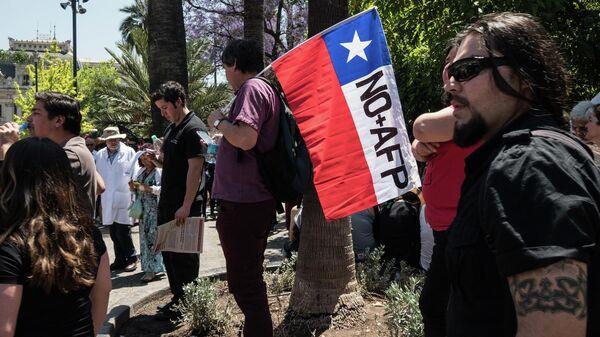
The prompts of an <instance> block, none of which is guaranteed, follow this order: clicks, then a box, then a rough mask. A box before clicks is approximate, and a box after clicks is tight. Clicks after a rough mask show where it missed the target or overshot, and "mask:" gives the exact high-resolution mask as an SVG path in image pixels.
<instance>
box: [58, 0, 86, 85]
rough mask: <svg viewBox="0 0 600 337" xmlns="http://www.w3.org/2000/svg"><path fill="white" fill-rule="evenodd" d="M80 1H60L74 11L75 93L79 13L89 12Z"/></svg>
mask: <svg viewBox="0 0 600 337" xmlns="http://www.w3.org/2000/svg"><path fill="white" fill-rule="evenodd" d="M79 1H80V0H70V1H67V2H61V3H60V7H62V9H65V10H66V9H67V7H69V6H71V10H72V12H73V81H74V84H75V94H77V13H79V14H84V13H85V12H87V10H86V9H85V8H83V6H81V4H79ZM88 1H89V0H81V2H83V3H86V2H88Z"/></svg>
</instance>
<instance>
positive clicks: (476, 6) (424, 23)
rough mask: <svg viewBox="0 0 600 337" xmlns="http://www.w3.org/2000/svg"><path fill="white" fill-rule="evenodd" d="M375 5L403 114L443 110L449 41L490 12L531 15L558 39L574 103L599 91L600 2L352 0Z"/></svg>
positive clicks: (355, 4)
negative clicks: (443, 71) (538, 19)
mask: <svg viewBox="0 0 600 337" xmlns="http://www.w3.org/2000/svg"><path fill="white" fill-rule="evenodd" d="M371 6H377V7H378V10H379V13H380V15H381V20H382V23H383V27H384V30H385V33H386V38H387V41H388V45H389V48H390V54H391V57H392V62H393V65H394V69H395V73H396V80H397V83H398V90H399V93H400V98H401V100H402V106H403V110H404V115H405V118H406V120H407V122H408V121H410V120H414V118H416V116H418V115H420V114H421V113H424V112H428V111H433V110H437V109H439V108H441V107H442V106H441V101H440V95H441V93H442V88H441V70H442V63H443V61H444V59H445V56H446V55H445V52H446V46H447V41H448V40H449V39H450V38H452V37H454V36H455V35H456V33H457V32H459V31H460V30H462V29H463V28H464V27H465V26H466V25H468V24H470V23H472V22H474V21H475V20H476V19H477V18H478V17H480V16H482V15H483V14H486V13H492V12H502V11H514V12H524V13H529V14H532V15H534V16H536V17H538V18H540V20H541V22H542V24H543V25H544V26H545V27H546V29H547V30H548V31H549V32H550V34H551V35H552V36H553V37H554V38H555V40H556V41H557V42H558V44H559V46H560V47H561V50H562V52H563V55H564V56H565V58H566V60H567V64H568V65H569V69H570V72H571V74H572V78H573V83H572V90H571V92H570V96H569V98H570V99H571V100H572V101H578V100H580V99H584V98H587V99H589V98H590V97H593V95H594V94H596V93H597V92H598V91H600V75H599V73H598V71H597V65H598V64H600V44H598V41H600V8H599V7H600V5H599V2H598V1H594V0H587V1H581V0H580V1H572V0H571V1H567V0H550V1H549V0H533V1H531V0H479V1H465V0H460V1H444V0H423V1H409V0H398V1H387V0H351V1H350V10H351V11H352V13H357V12H359V11H361V10H364V9H367V8H369V7H371Z"/></svg>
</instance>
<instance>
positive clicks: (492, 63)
mask: <svg viewBox="0 0 600 337" xmlns="http://www.w3.org/2000/svg"><path fill="white" fill-rule="evenodd" d="M504 65H508V61H507V60H506V58H504V57H484V56H474V57H467V58H464V59H460V60H458V61H456V62H454V63H452V64H451V65H449V66H448V78H451V77H454V80H455V81H457V82H465V81H468V80H470V79H472V78H473V77H475V76H477V75H479V73H481V72H482V71H483V70H484V69H486V68H491V67H498V66H504Z"/></svg>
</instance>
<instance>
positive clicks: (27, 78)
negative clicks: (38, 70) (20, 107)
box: [23, 74, 30, 85]
mask: <svg viewBox="0 0 600 337" xmlns="http://www.w3.org/2000/svg"><path fill="white" fill-rule="evenodd" d="M29 80H30V79H29V74H25V75H23V85H29Z"/></svg>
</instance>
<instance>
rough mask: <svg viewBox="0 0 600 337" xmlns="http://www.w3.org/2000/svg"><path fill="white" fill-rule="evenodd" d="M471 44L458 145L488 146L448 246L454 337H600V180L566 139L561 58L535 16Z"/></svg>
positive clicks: (454, 72)
mask: <svg viewBox="0 0 600 337" xmlns="http://www.w3.org/2000/svg"><path fill="white" fill-rule="evenodd" d="M459 36H460V46H459V48H458V52H457V55H456V57H455V58H454V60H453V63H452V64H451V65H450V66H449V67H448V74H449V81H448V82H447V83H446V84H445V86H444V90H445V91H446V92H447V93H448V94H450V96H451V104H452V106H453V108H454V112H453V114H454V116H455V117H456V120H457V121H456V124H455V129H454V130H455V131H454V142H455V143H456V144H457V145H459V146H461V147H466V146H469V145H473V144H475V143H477V142H481V143H482V145H481V146H480V147H479V148H478V149H477V150H476V151H475V152H473V153H472V154H471V155H470V156H469V157H467V159H466V161H465V180H464V183H463V185H462V189H461V198H460V201H459V204H458V211H457V215H456V218H455V220H454V222H453V223H452V225H451V230H450V234H449V237H448V243H447V249H446V261H447V266H448V274H449V278H450V282H451V293H450V299H449V303H448V324H447V336H449V337H458V336H460V337H480V336H486V337H495V336H498V337H507V336H511V337H512V336H515V335H518V336H536V337H541V336H570V337H584V336H586V335H587V336H588V337H591V336H600V316H599V315H600V310H599V308H598V305H599V304H600V303H599V302H600V294H599V291H598V290H600V289H598V284H599V282H600V278H599V276H600V275H599V266H598V263H600V260H599V253H598V251H599V250H598V247H597V244H598V232H599V231H598V229H599V228H598V227H599V226H600V211H599V205H600V171H599V170H598V169H597V167H595V165H594V163H593V161H592V157H591V154H590V153H589V151H588V149H587V147H585V146H584V144H583V143H581V142H579V141H578V140H577V139H576V138H575V137H574V136H572V135H570V134H568V133H567V132H565V128H566V123H565V122H564V119H563V117H562V112H563V111H564V110H565V101H566V91H567V70H566V68H565V63H564V60H563V58H562V56H561V55H560V52H559V50H558V47H557V46H556V44H555V43H554V42H553V41H552V39H551V38H550V37H549V35H548V34H547V32H546V31H545V29H544V28H543V27H542V26H541V25H540V24H539V23H538V22H537V21H536V20H535V19H533V18H532V17H531V16H529V15H526V14H516V13H500V14H489V15H485V16H483V17H482V18H480V19H479V20H478V21H477V22H476V23H474V24H473V25H471V26H470V27H468V28H467V29H466V30H465V31H463V32H462V33H460V35H459Z"/></svg>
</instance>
